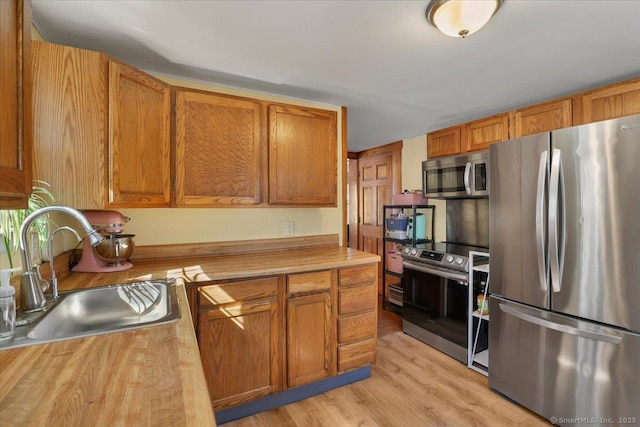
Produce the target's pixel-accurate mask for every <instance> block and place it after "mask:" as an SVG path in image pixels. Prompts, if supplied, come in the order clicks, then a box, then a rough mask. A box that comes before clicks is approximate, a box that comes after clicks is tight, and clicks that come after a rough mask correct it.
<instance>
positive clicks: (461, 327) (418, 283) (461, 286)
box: [402, 267, 469, 348]
mask: <svg viewBox="0 0 640 427" xmlns="http://www.w3.org/2000/svg"><path fill="white" fill-rule="evenodd" d="M402 287H403V303H404V304H403V309H402V318H403V319H404V320H406V321H407V322H410V323H412V324H414V325H416V326H418V327H421V328H423V329H426V330H428V331H430V332H432V333H434V334H436V335H439V336H441V337H442V338H445V339H446V340H448V341H451V342H454V343H456V344H458V345H460V346H462V347H465V348H466V347H467V310H468V306H467V304H468V303H467V301H468V292H469V291H468V289H467V286H466V284H465V283H461V282H458V281H456V280H449V279H444V278H442V277H439V276H435V275H432V274H427V273H422V272H419V271H415V270H412V269H407V268H406V267H405V270H404V276H403V278H402Z"/></svg>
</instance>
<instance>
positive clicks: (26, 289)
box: [20, 206, 104, 311]
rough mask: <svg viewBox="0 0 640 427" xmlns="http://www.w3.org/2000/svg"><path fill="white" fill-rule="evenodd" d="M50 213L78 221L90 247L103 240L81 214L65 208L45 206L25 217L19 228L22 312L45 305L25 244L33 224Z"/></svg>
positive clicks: (40, 308)
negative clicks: (67, 216) (57, 213)
mask: <svg viewBox="0 0 640 427" xmlns="http://www.w3.org/2000/svg"><path fill="white" fill-rule="evenodd" d="M50 212H62V213H66V214H67V215H69V216H71V217H73V218H75V219H76V220H78V222H79V223H80V225H82V227H83V228H84V230H85V231H86V232H87V237H88V238H89V239H90V240H91V246H98V245H99V244H100V243H101V242H102V241H103V240H104V237H102V236H101V235H100V233H98V232H97V231H96V230H94V229H93V227H92V226H91V224H89V221H88V220H87V218H86V217H85V216H84V215H83V214H82V212H80V211H78V210H76V209H73V208H70V207H67V206H46V207H44V208H42V209H38V210H37V211H35V212H33V213H32V214H31V215H29V216H28V217H26V218H25V220H24V222H23V223H22V225H21V226H20V250H21V251H22V267H23V269H24V273H23V274H22V278H21V281H20V307H21V308H22V309H23V310H24V311H37V310H42V309H43V308H44V306H45V304H46V299H45V297H44V292H43V291H42V286H41V285H40V279H39V277H38V274H37V272H36V271H35V268H34V267H32V266H31V254H29V250H28V248H27V243H26V242H27V232H28V231H29V228H30V227H31V225H32V224H33V222H34V221H35V220H36V219H38V218H39V217H40V216H42V215H44V214H48V213H50ZM54 233H55V231H54Z"/></svg>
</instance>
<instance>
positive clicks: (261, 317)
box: [191, 277, 283, 410]
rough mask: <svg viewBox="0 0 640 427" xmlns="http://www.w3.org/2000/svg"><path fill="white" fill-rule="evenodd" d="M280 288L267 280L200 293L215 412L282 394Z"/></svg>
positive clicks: (201, 336)
mask: <svg viewBox="0 0 640 427" xmlns="http://www.w3.org/2000/svg"><path fill="white" fill-rule="evenodd" d="M280 283H281V282H280V278H279V277H267V278H258V279H249V280H241V281H235V282H226V283H216V284H210V285H206V286H201V287H200V288H198V292H197V293H196V294H195V296H196V297H197V298H198V302H197V305H198V308H199V310H198V318H197V335H198V344H199V346H200V357H201V358H202V366H203V368H204V373H205V377H206V380H207V386H208V387H209V393H210V395H211V401H212V405H213V409H214V410H220V409H224V408H228V407H231V406H236V405H238V404H241V403H245V402H249V401H251V400H254V399H256V398H258V397H261V396H266V395H268V394H272V393H275V392H278V391H281V390H282V388H283V378H282V369H283V368H282V344H283V343H282V339H283V338H282V332H283V330H282V321H281V319H282V315H281V304H279V302H278V295H279V294H280V293H281V292H278V287H279V284H280ZM191 295H193V293H192V294H191ZM192 303H193V301H192Z"/></svg>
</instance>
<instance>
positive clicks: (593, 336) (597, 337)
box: [499, 303, 622, 345]
mask: <svg viewBox="0 0 640 427" xmlns="http://www.w3.org/2000/svg"><path fill="white" fill-rule="evenodd" d="M499 306H500V310H502V311H504V312H505V313H507V314H510V315H512V316H514V317H517V318H518V319H522V320H524V321H525V322H529V323H534V324H536V325H539V326H542V327H544V328H548V329H553V330H554V331H558V332H564V333H567V334H571V335H576V336H579V337H582V338H588V339H590V340H594V341H603V342H608V343H610V344H616V345H617V344H620V342H621V341H622V338H620V337H617V336H615V335H609V334H602V333H599V332H592V331H585V330H583V329H578V328H574V327H573V326H569V325H563V324H561V323H555V322H552V321H550V320H546V319H541V318H539V317H536V316H532V315H530V314H527V313H523V312H522V311H520V310H518V309H517V308H514V307H511V306H509V305H507V304H504V303H500V304H499Z"/></svg>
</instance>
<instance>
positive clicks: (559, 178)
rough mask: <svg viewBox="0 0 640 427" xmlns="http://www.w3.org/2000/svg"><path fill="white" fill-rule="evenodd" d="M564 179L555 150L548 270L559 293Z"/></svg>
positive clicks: (562, 254) (550, 188) (563, 222)
mask: <svg viewBox="0 0 640 427" xmlns="http://www.w3.org/2000/svg"><path fill="white" fill-rule="evenodd" d="M564 211H565V210H564V178H563V170H562V152H561V151H560V150H558V149H557V148H556V149H554V150H553V154H552V157H551V178H550V180H549V270H550V272H551V286H552V288H553V292H560V289H561V286H562V285H561V282H562V272H563V268H564V227H565V224H566V221H565V213H564Z"/></svg>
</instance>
